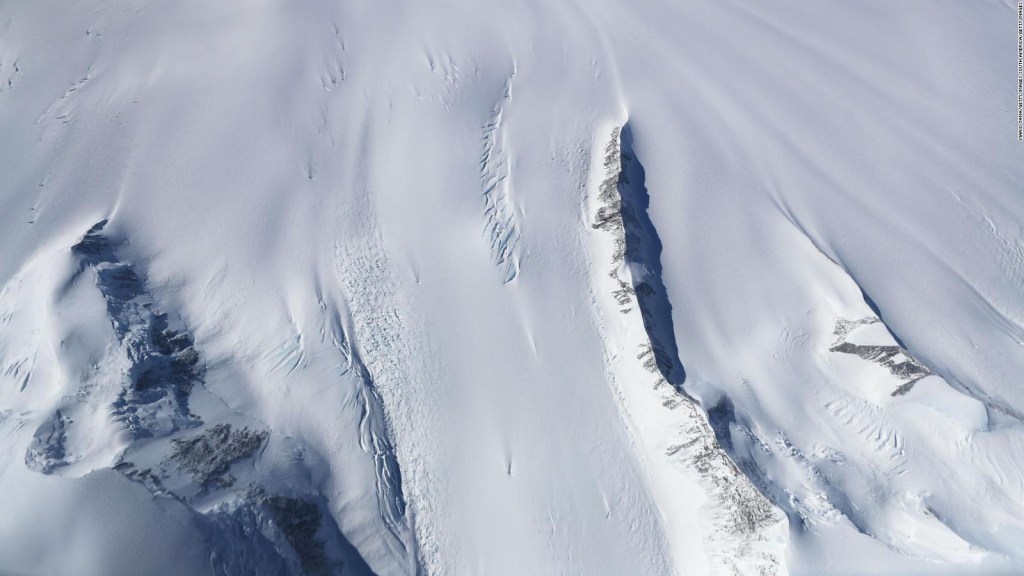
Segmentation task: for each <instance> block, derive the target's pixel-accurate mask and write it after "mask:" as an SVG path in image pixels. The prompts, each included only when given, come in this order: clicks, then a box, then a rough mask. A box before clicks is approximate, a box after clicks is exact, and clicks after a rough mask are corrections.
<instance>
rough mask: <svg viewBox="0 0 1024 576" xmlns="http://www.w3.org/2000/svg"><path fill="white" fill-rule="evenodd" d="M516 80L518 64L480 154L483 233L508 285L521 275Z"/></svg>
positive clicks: (509, 79)
mask: <svg viewBox="0 0 1024 576" xmlns="http://www.w3.org/2000/svg"><path fill="white" fill-rule="evenodd" d="M515 78H516V70H515V63H513V65H512V73H511V74H510V75H509V77H508V79H507V80H506V81H505V87H504V94H503V95H502V97H501V100H500V101H499V102H498V103H497V104H496V105H495V107H494V111H493V112H492V113H491V117H490V119H489V120H488V122H487V124H486V125H485V126H484V137H483V147H482V150H481V152H480V181H481V183H482V185H483V198H484V231H485V233H486V235H487V238H488V242H489V244H490V249H491V258H492V260H493V261H494V264H495V266H497V267H498V269H499V270H501V272H502V274H503V282H505V283H506V284H507V283H509V282H511V281H512V280H515V278H516V276H518V275H519V260H520V256H519V239H520V235H519V223H518V222H517V217H516V212H515V207H514V206H513V204H512V199H511V194H512V181H511V171H510V166H509V165H510V162H511V161H510V159H509V157H508V153H507V151H506V146H507V144H506V141H505V125H504V123H503V119H504V115H505V107H506V106H507V105H508V104H509V103H510V102H511V101H512V83H513V81H514V80H515Z"/></svg>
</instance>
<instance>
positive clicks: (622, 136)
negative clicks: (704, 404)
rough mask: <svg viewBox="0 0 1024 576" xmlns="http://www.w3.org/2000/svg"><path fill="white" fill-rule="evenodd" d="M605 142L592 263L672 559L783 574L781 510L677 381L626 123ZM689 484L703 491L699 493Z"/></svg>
mask: <svg viewBox="0 0 1024 576" xmlns="http://www.w3.org/2000/svg"><path fill="white" fill-rule="evenodd" d="M604 152H605V153H604V156H603V159H604V165H603V174H604V177H603V180H602V181H601V182H600V183H599V184H598V185H597V194H596V210H592V214H593V216H592V218H593V223H592V224H591V226H592V228H593V229H595V230H599V231H601V232H604V233H605V235H604V236H603V238H600V239H597V242H596V244H597V245H598V249H597V252H596V253H597V256H596V257H595V259H596V260H597V263H595V265H596V266H600V267H604V266H608V265H610V268H605V270H607V271H606V272H605V273H602V274H599V276H598V281H597V285H598V296H597V300H598V308H599V309H600V312H599V314H600V316H602V317H603V331H604V332H605V338H606V340H607V346H608V354H609V357H610V360H609V362H610V366H609V372H610V375H609V376H610V378H611V379H612V380H613V383H614V387H615V388H617V389H618V393H619V395H620V401H621V403H622V404H621V406H620V409H621V410H622V411H623V414H624V418H625V419H626V421H627V425H628V426H629V428H630V429H631V430H632V431H633V433H634V434H635V435H636V441H637V442H638V443H639V444H640V445H641V455H642V457H643V458H644V459H645V460H647V461H648V462H649V464H650V467H651V472H650V478H649V482H650V484H651V490H652V492H653V494H654V497H655V500H656V501H657V502H658V503H659V505H660V506H661V507H662V511H663V513H664V514H665V521H666V523H667V526H666V533H667V536H668V538H669V541H670V545H671V546H672V548H673V553H674V555H675V559H676V567H677V569H679V570H680V571H681V572H683V573H687V572H690V571H694V572H700V571H706V572H708V573H713V574H784V573H786V567H785V564H784V557H783V549H784V546H785V543H786V538H785V531H786V521H785V517H783V516H782V515H781V514H779V512H778V510H776V509H775V508H774V507H773V506H772V505H771V504H770V503H769V502H768V500H767V499H765V497H764V496H762V495H761V494H760V493H759V492H758V490H757V489H756V488H755V487H754V486H753V485H752V484H751V482H750V481H749V480H748V479H747V478H746V477H745V476H744V475H743V474H742V473H741V472H740V471H739V470H738V469H737V467H736V466H735V465H734V464H733V462H732V461H731V460H730V459H729V457H728V455H727V454H726V452H725V451H724V450H723V449H722V447H721V446H720V445H719V444H718V441H717V440H716V437H715V433H714V431H713V430H712V428H711V425H710V424H709V422H708V418H707V416H706V415H705V414H704V412H703V411H702V410H701V408H700V406H699V405H698V404H697V402H696V401H695V400H694V399H693V398H692V397H691V396H689V395H688V394H687V393H686V392H685V391H684V389H683V383H684V381H685V378H686V373H685V370H684V369H683V366H682V363H681V362H680V361H679V355H678V351H677V345H676V341H675V335H674V328H673V325H672V317H671V310H672V307H671V304H670V303H669V301H668V297H667V295H666V292H665V288H664V285H663V284H662V280H661V262H660V253H661V243H660V241H659V239H658V236H657V231H656V230H655V228H654V225H653V223H652V222H651V220H650V218H649V217H648V215H647V208H648V196H647V190H646V188H645V186H644V172H643V167H642V166H641V164H640V161H639V160H638V159H637V158H636V156H635V153H634V152H633V149H632V134H631V132H630V127H629V125H628V124H627V125H624V126H623V127H622V128H614V129H613V130H612V132H611V137H610V139H609V140H608V142H607V145H606V146H605V151H604ZM595 156H597V155H595ZM602 294H603V295H602ZM688 493H702V494H703V495H704V496H703V500H704V501H703V503H701V504H699V505H698V504H697V503H695V502H694V501H693V500H695V499H694V498H693V496H692V494H690V495H688ZM696 500H700V499H696ZM695 517H696V518H699V520H697V522H699V523H700V524H701V525H702V526H703V527H702V530H701V531H700V532H701V533H702V538H701V539H700V540H696V539H695V538H694V536H693V535H692V534H687V533H686V532H687V531H686V527H687V526H692V525H693V523H694V521H695Z"/></svg>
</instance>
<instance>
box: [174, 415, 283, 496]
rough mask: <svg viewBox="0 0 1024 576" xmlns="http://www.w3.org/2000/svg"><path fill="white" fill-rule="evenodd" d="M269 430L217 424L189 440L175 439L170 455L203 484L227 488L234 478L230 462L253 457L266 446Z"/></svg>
mask: <svg viewBox="0 0 1024 576" xmlns="http://www.w3.org/2000/svg"><path fill="white" fill-rule="evenodd" d="M266 438H267V433H266V432H263V431H253V430H249V429H248V428H242V429H241V430H236V431H234V432H232V430H231V425H230V424H218V425H216V426H214V427H213V428H210V429H209V430H207V431H206V432H205V433H203V434H199V435H198V436H194V437H192V438H189V439H185V440H180V439H174V440H172V443H173V445H174V448H173V450H172V452H171V455H170V456H169V457H168V460H169V461H170V462H173V463H174V464H176V465H177V466H178V467H179V468H180V469H182V470H184V471H186V472H190V473H191V474H192V479H193V481H194V482H195V483H196V484H197V485H198V486H200V487H202V488H205V489H209V488H228V487H230V486H232V485H233V484H234V482H235V479H234V477H233V476H231V474H230V473H229V470H230V468H231V464H233V463H234V462H237V461H239V460H242V459H244V458H248V457H250V456H252V455H253V454H254V453H255V452H256V451H257V450H258V449H259V448H260V446H262V445H263V441H264V440H266Z"/></svg>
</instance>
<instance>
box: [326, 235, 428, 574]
mask: <svg viewBox="0 0 1024 576" xmlns="http://www.w3.org/2000/svg"><path fill="white" fill-rule="evenodd" d="M369 234H371V235H373V234H374V232H372V231H371V232H369ZM374 237H375V236H374ZM375 239H376V237H375ZM377 240H378V241H379V239H377ZM369 252H370V253H367V251H366V247H365V246H359V247H353V248H344V247H340V246H339V247H336V251H335V259H336V262H335V263H336V266H337V267H338V269H339V271H342V270H343V271H345V273H344V274H339V277H340V279H341V282H342V287H343V291H344V293H345V294H346V297H347V298H348V300H349V307H350V314H351V324H352V325H351V329H350V333H351V336H350V337H349V339H348V340H349V355H350V357H351V359H352V367H353V369H355V370H357V373H358V375H359V377H360V379H361V381H362V383H363V387H362V389H361V390H360V399H361V400H362V402H363V413H362V418H361V421H360V427H359V429H360V430H359V432H360V436H359V438H360V443H361V445H362V447H363V449H364V450H366V451H369V452H371V453H373V455H374V462H375V465H376V470H377V478H376V481H377V495H378V499H379V505H380V510H381V514H382V518H383V520H384V523H385V526H386V527H387V529H388V530H389V532H390V538H387V539H386V541H385V542H386V544H387V545H388V546H389V547H392V548H393V547H396V546H397V547H400V550H394V553H395V554H396V555H397V556H398V557H404V558H407V559H408V561H409V563H410V572H413V573H415V572H419V571H420V567H419V563H420V562H421V561H422V562H423V563H424V564H426V569H427V572H428V573H433V572H432V571H431V570H430V568H431V566H430V562H431V561H432V559H433V558H434V554H436V551H435V550H433V549H432V548H431V543H432V540H431V538H430V535H429V534H426V535H425V534H424V533H423V532H422V530H423V529H424V525H423V524H421V523H418V522H414V518H413V517H412V515H410V514H407V508H406V496H405V492H404V491H405V490H407V491H408V492H409V497H410V499H411V500H412V502H413V504H414V506H416V507H417V508H416V514H417V516H418V515H421V514H422V515H425V516H427V517H429V515H430V499H429V498H428V497H427V496H426V495H425V494H424V490H425V488H424V486H423V478H422V476H423V474H425V472H424V471H423V470H422V469H421V466H422V463H421V462H420V461H419V460H418V459H417V460H412V461H410V462H409V464H410V465H411V468H412V469H411V470H407V471H406V474H405V478H406V480H405V482H404V483H403V476H402V473H401V472H400V470H399V465H398V459H397V455H396V452H395V448H394V445H393V444H392V440H391V438H392V437H393V436H397V437H396V440H397V441H399V442H400V441H402V440H408V441H409V442H410V443H411V442H413V440H412V439H411V438H409V436H408V435H396V434H395V430H394V427H393V425H392V423H391V422H392V421H391V420H390V418H393V416H392V415H394V414H402V410H407V409H409V408H407V407H405V406H402V405H401V402H402V400H401V398H402V395H401V390H400V388H401V387H402V386H403V384H404V383H406V382H411V381H413V380H414V376H413V375H412V374H411V373H410V371H409V370H408V369H407V368H406V367H405V366H403V362H402V361H403V359H404V358H405V357H407V348H406V347H407V346H409V345H410V344H414V343H410V342H409V340H408V339H407V338H404V337H403V334H404V333H405V332H406V327H405V326H404V325H403V322H402V319H401V317H400V316H399V312H398V308H397V306H396V304H395V302H394V294H393V292H392V288H391V286H392V280H391V278H390V270H389V265H388V261H387V259H386V258H385V257H384V256H382V255H381V254H380V253H379V244H378V248H377V250H370V251H369ZM374 252H376V253H375V254H374ZM335 341H337V340H335ZM406 449H409V448H408V447H406ZM421 555H422V559H421V558H420V556H421Z"/></svg>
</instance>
